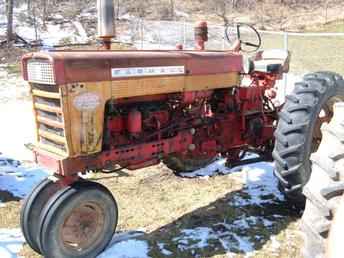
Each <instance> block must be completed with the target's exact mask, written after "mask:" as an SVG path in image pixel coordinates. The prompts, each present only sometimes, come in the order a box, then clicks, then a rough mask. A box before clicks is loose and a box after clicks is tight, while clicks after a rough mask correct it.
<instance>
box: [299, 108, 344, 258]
mask: <svg viewBox="0 0 344 258" xmlns="http://www.w3.org/2000/svg"><path fill="white" fill-rule="evenodd" d="M341 104H344V103H341ZM342 115H343V114H338V113H337V112H336V109H335V112H334V116H333V118H332V120H331V122H330V123H329V124H328V125H324V126H322V128H321V129H322V134H323V138H322V141H321V143H320V145H319V148H318V150H317V152H316V153H314V154H313V155H312V157H311V159H312V161H313V163H312V174H311V177H310V180H309V181H308V183H307V184H306V185H305V187H304V190H303V192H304V195H305V196H306V198H307V201H306V209H305V211H304V213H303V215H302V220H301V228H302V230H303V232H304V237H305V246H304V256H305V258H324V257H325V249H326V245H327V243H326V242H327V239H328V235H329V231H330V228H331V223H332V221H333V217H334V215H335V211H336V209H337V207H338V205H339V203H340V201H339V200H340V198H342V195H343V193H344V173H343V172H344V171H340V173H341V174H339V170H338V168H339V167H342V165H343V162H344V143H343V142H341V141H339V138H340V137H337V135H335V134H334V132H344V125H343V124H341V122H343V121H344V119H343V118H341V117H340V116H342ZM329 146H330V148H331V150H333V151H332V152H331V153H329V151H328V148H329ZM320 157H321V158H320ZM337 157H341V158H339V159H338V158H337ZM337 170H338V172H336V173H334V172H333V171H337ZM334 175H335V176H334Z"/></svg>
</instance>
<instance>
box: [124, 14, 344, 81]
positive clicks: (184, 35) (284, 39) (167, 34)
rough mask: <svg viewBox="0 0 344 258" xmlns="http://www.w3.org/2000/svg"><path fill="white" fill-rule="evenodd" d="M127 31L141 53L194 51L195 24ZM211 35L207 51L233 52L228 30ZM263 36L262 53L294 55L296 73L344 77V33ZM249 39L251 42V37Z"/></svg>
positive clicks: (134, 26)
mask: <svg viewBox="0 0 344 258" xmlns="http://www.w3.org/2000/svg"><path fill="white" fill-rule="evenodd" d="M124 28H125V29H124V30H123V31H121V32H120V33H119V34H120V35H121V36H120V39H121V40H124V41H127V42H130V43H133V44H134V45H135V46H136V48H138V49H174V48H175V46H176V44H183V46H184V49H192V48H193V47H194V24H193V23H190V22H171V21H146V20H145V21H143V20H137V21H136V22H132V21H130V22H128V23H127V25H126V26H124ZM208 33H209V41H208V42H207V44H206V47H207V49H210V50H226V49H229V48H230V46H231V44H230V43H229V42H228V41H227V40H226V37H225V28H224V26H221V25H209V26H208ZM259 33H260V35H261V38H262V47H261V49H271V48H282V49H287V50H289V51H290V52H291V65H290V70H291V72H292V73H295V74H304V73H307V72H312V71H318V70H330V71H335V72H338V73H341V74H344V33H295V32H273V31H259ZM246 37H247V39H249V38H250V35H246ZM247 39H246V40H247Z"/></svg>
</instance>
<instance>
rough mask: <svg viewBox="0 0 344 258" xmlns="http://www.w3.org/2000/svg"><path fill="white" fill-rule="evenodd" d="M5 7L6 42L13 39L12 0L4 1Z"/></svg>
mask: <svg viewBox="0 0 344 258" xmlns="http://www.w3.org/2000/svg"><path fill="white" fill-rule="evenodd" d="M6 9H7V44H10V42H11V41H12V40H13V0H7V1H6Z"/></svg>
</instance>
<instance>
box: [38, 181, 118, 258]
mask: <svg viewBox="0 0 344 258" xmlns="http://www.w3.org/2000/svg"><path fill="white" fill-rule="evenodd" d="M90 200H91V201H94V202H96V203H97V204H98V205H99V206H100V207H101V208H102V210H103V212H104V215H105V216H104V219H105V221H104V228H103V232H104V233H103V235H102V237H101V238H99V239H97V240H96V241H95V243H94V244H92V245H91V246H90V247H89V248H87V249H85V251H84V252H82V253H78V252H76V251H73V250H71V249H66V248H65V247H64V246H63V244H62V243H61V239H60V237H59V236H60V229H61V225H63V223H64V220H65V218H66V217H67V216H68V215H69V214H70V212H71V211H72V210H73V209H74V207H76V206H78V205H79V204H80V203H82V202H85V201H90ZM117 220H118V211H117V204H116V202H115V200H114V199H113V197H112V195H111V194H109V192H107V191H104V189H102V188H95V187H88V189H75V188H71V189H69V190H68V191H66V192H64V193H63V194H62V195H60V196H59V198H58V199H57V200H56V201H55V202H54V203H53V204H52V205H51V206H50V208H49V209H48V210H47V211H46V213H45V214H42V217H41V223H42V228H41V234H40V241H41V245H42V248H43V253H44V254H45V256H47V257H49V258H62V257H70V258H79V257H83V258H84V257H85V258H91V257H96V256H97V255H98V254H99V253H100V252H101V251H103V250H104V249H105V247H106V246H107V245H108V243H109V242H110V241H111V239H112V236H113V234H114V231H115V228H116V226H117ZM109 225H110V226H109Z"/></svg>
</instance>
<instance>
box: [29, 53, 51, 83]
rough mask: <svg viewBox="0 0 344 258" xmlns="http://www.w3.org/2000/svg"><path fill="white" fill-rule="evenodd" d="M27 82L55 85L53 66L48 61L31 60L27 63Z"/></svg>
mask: <svg viewBox="0 0 344 258" xmlns="http://www.w3.org/2000/svg"><path fill="white" fill-rule="evenodd" d="M27 75H28V80H29V82H34V83H42V84H51V85H53V84H55V77H54V69H53V65H52V64H51V63H50V62H49V61H48V60H41V59H38V60H37V59H31V60H29V61H28V63H27Z"/></svg>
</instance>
